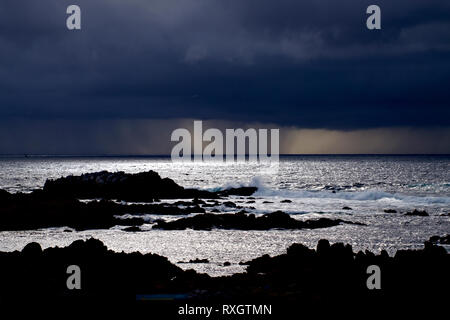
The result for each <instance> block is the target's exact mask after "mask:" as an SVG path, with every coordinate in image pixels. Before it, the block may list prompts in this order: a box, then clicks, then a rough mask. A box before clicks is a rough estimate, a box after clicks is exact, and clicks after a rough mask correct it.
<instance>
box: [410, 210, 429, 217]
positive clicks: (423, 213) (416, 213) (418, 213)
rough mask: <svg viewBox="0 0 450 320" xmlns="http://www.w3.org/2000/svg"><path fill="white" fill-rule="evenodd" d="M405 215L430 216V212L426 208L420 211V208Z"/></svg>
mask: <svg viewBox="0 0 450 320" xmlns="http://www.w3.org/2000/svg"><path fill="white" fill-rule="evenodd" d="M405 216H418V217H428V216H429V214H428V212H426V211H425V210H422V211H420V210H417V209H414V211H410V212H407V213H405Z"/></svg>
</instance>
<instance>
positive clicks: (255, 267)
mask: <svg viewBox="0 0 450 320" xmlns="http://www.w3.org/2000/svg"><path fill="white" fill-rule="evenodd" d="M246 264H247V269H246V272H245V273H240V274H234V275H232V276H226V277H215V278H214V277H210V276H208V275H206V274H199V273H197V272H195V271H193V270H186V271H185V270H182V269H180V268H179V267H177V266H176V265H174V264H172V263H171V262H169V261H168V260H167V258H164V257H161V256H158V255H154V254H141V253H129V254H126V253H117V252H113V251H110V250H108V249H107V248H106V247H105V246H104V245H103V243H102V242H101V241H99V240H95V239H90V240H87V241H82V240H78V241H75V242H73V243H72V244H71V245H70V246H68V247H65V248H57V247H56V248H48V249H45V250H42V249H41V247H40V245H39V244H37V243H30V244H28V245H27V246H26V247H25V248H24V249H23V250H22V251H21V252H18V251H15V252H9V253H5V252H1V253H0V283H2V286H1V288H0V302H4V303H9V302H18V301H19V302H20V301H21V298H22V297H23V295H24V293H26V295H27V296H33V297H34V299H37V300H36V301H42V302H44V303H45V302H49V301H51V302H52V303H54V302H57V301H59V302H62V303H71V302H76V303H89V302H92V301H94V302H95V303H101V302H107V303H113V302H114V303H118V304H117V305H116V306H130V305H136V304H139V303H144V302H142V301H137V300H136V299H137V295H142V294H145V295H146V297H152V296H155V295H161V294H164V295H166V296H168V297H171V296H172V297H177V298H176V299H175V300H176V301H175V300H174V301H172V302H171V303H170V304H168V305H166V306H167V309H166V312H167V316H170V313H171V312H172V313H173V314H172V315H176V314H175V313H174V312H176V310H175V309H173V308H175V307H176V306H178V305H180V304H182V303H190V304H195V303H203V304H205V303H206V304H214V303H231V302H237V303H250V302H252V301H253V302H258V303H259V304H261V303H272V304H274V305H276V304H278V303H279V304H283V305H285V306H287V307H289V306H291V307H292V308H298V307H301V308H302V309H307V308H311V307H312V306H315V307H317V306H331V305H339V306H341V307H345V308H353V309H354V308H355V306H357V305H358V304H359V305H373V304H376V305H378V306H383V307H384V306H387V305H390V304H392V303H393V301H395V305H397V306H402V303H408V304H411V303H413V304H414V303H420V304H422V305H423V304H426V303H432V304H431V305H430V306H429V307H432V308H434V309H436V308H441V307H444V305H440V304H438V302H439V301H441V300H447V299H448V288H449V284H450V282H449V273H448V270H450V269H449V267H450V256H449V255H448V253H447V251H446V250H445V249H444V248H443V247H440V246H436V245H433V244H431V243H430V242H426V243H425V247H424V249H421V250H399V251H397V253H396V254H395V256H394V257H390V256H389V255H388V254H387V253H386V252H385V251H382V252H381V253H380V254H373V253H371V252H368V251H365V252H361V251H360V252H358V253H354V252H353V250H352V247H351V246H350V245H344V244H342V243H335V244H331V245H330V243H329V242H328V241H327V240H320V241H319V243H318V245H317V249H316V250H314V249H309V248H307V247H305V246H303V245H302V244H293V245H291V246H290V247H289V248H288V249H287V251H286V253H285V254H281V255H278V256H275V257H269V256H268V255H265V256H262V257H259V258H257V259H253V260H251V261H249V262H247V263H246ZM69 265H78V266H79V267H80V269H81V289H80V290H68V289H67V287H66V280H67V277H68V275H67V273H66V269H67V267H68V266H69ZM370 265H377V266H379V267H380V270H381V289H380V290H369V289H368V288H367V286H366V281H367V278H368V277H369V275H368V274H367V267H368V266H370ZM138 300H139V299H138ZM147 302H149V301H147ZM149 303H152V302H151V301H150V302H149ZM153 303H154V302H153ZM350 305H351V306H350Z"/></svg>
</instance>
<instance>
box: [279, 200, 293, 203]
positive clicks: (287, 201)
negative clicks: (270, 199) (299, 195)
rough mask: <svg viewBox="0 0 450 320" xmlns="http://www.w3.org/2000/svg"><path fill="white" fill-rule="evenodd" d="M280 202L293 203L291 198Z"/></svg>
mask: <svg viewBox="0 0 450 320" xmlns="http://www.w3.org/2000/svg"><path fill="white" fill-rule="evenodd" d="M280 203H292V201H291V200H288V199H286V200H281V201H280Z"/></svg>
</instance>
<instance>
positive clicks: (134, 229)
mask: <svg viewBox="0 0 450 320" xmlns="http://www.w3.org/2000/svg"><path fill="white" fill-rule="evenodd" d="M123 231H126V232H140V231H142V230H141V228H139V227H136V226H132V227H127V228H125V229H123Z"/></svg>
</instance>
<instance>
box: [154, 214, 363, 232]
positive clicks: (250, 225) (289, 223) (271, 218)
mask: <svg viewBox="0 0 450 320" xmlns="http://www.w3.org/2000/svg"><path fill="white" fill-rule="evenodd" d="M341 223H349V224H357V223H354V222H349V221H344V220H340V219H336V220H333V219H328V218H320V219H317V220H307V221H301V220H296V219H293V218H291V217H290V216H289V215H288V214H287V213H284V212H281V211H276V212H272V213H269V214H265V215H263V216H261V217H256V216H255V215H254V214H249V215H247V214H245V213H243V212H238V213H236V214H200V215H196V216H194V217H187V218H181V219H178V220H174V221H170V222H159V223H157V224H156V225H155V226H154V227H153V228H155V229H165V230H184V229H188V228H190V229H194V230H211V229H213V228H218V229H236V230H268V229H274V228H278V229H316V228H327V227H333V226H337V225H339V224H341Z"/></svg>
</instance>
